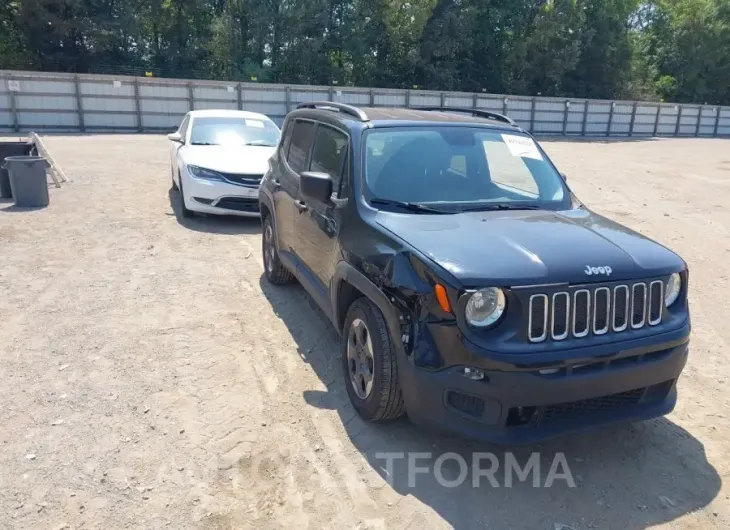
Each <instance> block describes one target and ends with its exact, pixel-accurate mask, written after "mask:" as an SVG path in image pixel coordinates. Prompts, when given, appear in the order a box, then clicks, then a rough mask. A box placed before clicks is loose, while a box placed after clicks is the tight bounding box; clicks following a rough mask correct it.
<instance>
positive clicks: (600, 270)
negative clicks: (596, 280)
mask: <svg viewBox="0 0 730 530" xmlns="http://www.w3.org/2000/svg"><path fill="white" fill-rule="evenodd" d="M612 272H613V270H612V269H611V267H591V266H590V265H586V270H585V273H586V274H587V275H588V276H593V275H594V274H605V275H606V276H611V273H612Z"/></svg>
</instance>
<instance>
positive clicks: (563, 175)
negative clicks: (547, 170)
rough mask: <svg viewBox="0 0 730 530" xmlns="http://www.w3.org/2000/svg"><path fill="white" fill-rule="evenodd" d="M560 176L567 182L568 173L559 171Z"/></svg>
mask: <svg viewBox="0 0 730 530" xmlns="http://www.w3.org/2000/svg"><path fill="white" fill-rule="evenodd" d="M560 176H561V177H563V180H564V181H565V182H568V175H566V174H565V173H561V174H560Z"/></svg>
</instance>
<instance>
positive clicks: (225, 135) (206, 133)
mask: <svg viewBox="0 0 730 530" xmlns="http://www.w3.org/2000/svg"><path fill="white" fill-rule="evenodd" d="M278 141H279V128H278V127H277V126H276V124H275V123H274V122H273V121H271V120H269V119H266V120H264V119H260V118H259V119H256V118H238V117H235V118H195V119H194V120H193V123H192V131H191V133H190V143H191V144H192V145H230V146H241V145H252V146H262V147H276V144H277V143H278Z"/></svg>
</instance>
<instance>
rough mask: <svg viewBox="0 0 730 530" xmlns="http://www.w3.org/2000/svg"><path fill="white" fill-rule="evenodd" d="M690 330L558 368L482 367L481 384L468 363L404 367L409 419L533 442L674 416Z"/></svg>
mask: <svg viewBox="0 0 730 530" xmlns="http://www.w3.org/2000/svg"><path fill="white" fill-rule="evenodd" d="M688 345H689V328H687V330H686V334H683V335H682V336H680V337H677V334H676V333H675V334H673V337H672V340H671V341H668V342H667V341H664V342H662V341H661V339H658V343H655V344H653V345H651V346H642V347H639V348H633V349H630V350H619V348H620V345H617V351H616V352H615V354H614V355H612V356H601V357H597V358H595V359H593V362H588V363H586V362H585V360H583V361H582V362H581V363H579V364H576V365H573V366H571V365H570V363H567V364H563V365H561V367H560V368H558V369H549V368H546V367H543V368H540V369H538V368H535V369H525V368H520V367H518V366H514V367H513V368H514V369H511V370H510V369H485V370H484V374H485V377H484V379H483V380H479V381H475V380H471V379H467V378H466V377H464V375H462V374H463V369H464V366H453V367H450V368H446V369H443V370H439V371H430V370H426V369H423V368H419V367H417V366H414V365H413V363H412V362H410V361H409V360H408V359H406V360H405V362H403V363H399V364H400V366H399V369H400V380H401V386H402V389H403V397H404V400H405V404H406V409H407V411H408V415H409V417H410V418H411V420H412V421H414V422H415V423H422V424H426V425H430V426H433V427H437V428H440V429H443V430H447V431H451V432H455V433H458V434H461V435H464V436H467V437H470V438H476V439H482V440H486V441H490V442H495V443H503V444H522V443H533V442H536V441H539V440H542V439H545V438H550V437H553V436H557V435H561V434H566V433H570V432H576V431H583V430H589V429H593V428H595V427H598V426H602V425H608V424H611V423H619V422H628V421H636V420H644V419H649V418H653V417H657V416H662V415H664V414H667V413H669V412H671V411H672V409H673V408H674V405H675V403H676V399H677V392H676V382H677V378H678V377H679V375H680V373H681V372H682V369H683V368H684V366H685V364H686V362H687V354H688Z"/></svg>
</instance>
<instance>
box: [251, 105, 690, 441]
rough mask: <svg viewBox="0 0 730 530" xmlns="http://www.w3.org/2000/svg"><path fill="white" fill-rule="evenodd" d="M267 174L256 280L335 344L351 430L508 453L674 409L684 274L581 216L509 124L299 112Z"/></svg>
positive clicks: (670, 256)
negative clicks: (307, 314)
mask: <svg viewBox="0 0 730 530" xmlns="http://www.w3.org/2000/svg"><path fill="white" fill-rule="evenodd" d="M270 166H271V167H270V170H269V171H268V172H267V174H266V175H265V177H264V179H263V180H262V183H261V188H260V207H261V217H262V223H263V255H264V264H265V269H266V272H265V274H266V277H267V279H268V280H269V281H270V282H272V283H275V284H282V283H285V282H288V281H291V280H292V279H293V278H295V277H296V278H297V279H298V280H299V282H300V283H301V284H302V285H303V286H304V287H305V288H306V290H307V291H308V292H309V294H310V295H311V296H312V297H313V298H314V300H315V301H316V302H317V303H318V304H319V306H320V307H321V308H322V310H323V311H324V312H325V313H326V314H327V316H328V317H329V318H330V320H331V321H332V323H333V325H334V326H335V328H336V329H337V330H338V331H339V332H340V333H341V335H342V367H343V373H344V377H345V380H346V387H347V390H348V392H349V395H350V399H351V400H352V403H353V405H354V406H355V408H356V409H357V411H358V412H359V413H360V415H361V416H363V417H364V418H366V419H369V420H385V419H389V418H395V417H397V416H400V415H402V414H403V413H404V412H407V413H408V415H409V417H410V418H411V419H412V420H413V421H415V422H420V423H427V424H430V425H433V426H437V427H442V428H445V429H448V430H451V431H456V432H459V433H461V434H465V435H467V436H472V437H478V438H482V439H487V440H491V441H496V442H503V443H520V442H529V441H534V440H537V439H540V438H544V437H547V436H551V435H554V434H559V433H564V432H569V431H577V430H583V429H587V428H592V427H595V426H598V425H604V424H608V423H613V422H618V421H632V420H641V419H647V418H651V417H655V416H659V415H663V414H667V413H668V412H670V411H671V410H672V409H673V407H674V405H675V402H676V382H677V378H678V377H679V374H680V373H681V371H682V369H683V367H684V365H685V362H686V360H687V347H688V342H689V333H690V318H689V310H688V304H687V267H686V264H685V263H684V261H682V259H681V258H679V257H678V256H677V255H676V254H674V253H672V252H671V251H669V250H667V249H666V248H664V247H663V246H661V245H659V244H657V243H655V242H654V241H651V240H650V239H647V238H645V237H643V236H641V235H639V234H637V233H636V232H633V231H631V230H629V229H628V228H626V227H624V226H621V225H619V224H617V223H614V222H612V221H610V220H608V219H606V218H604V217H601V216H600V215H596V214H595V213H593V212H591V211H590V210H589V209H587V208H586V207H585V206H583V205H582V204H581V203H580V202H579V201H578V199H577V198H576V197H575V195H573V193H572V192H571V191H570V189H569V188H568V186H567V184H566V182H565V178H564V176H562V175H561V174H560V173H559V172H558V170H557V169H556V168H555V166H554V165H553V163H552V162H551V161H550V159H549V158H548V156H547V155H546V154H545V152H544V151H543V150H542V148H541V147H540V146H539V145H538V144H537V142H535V140H534V139H533V138H532V136H531V135H530V134H528V133H527V132H525V131H524V130H523V129H521V128H520V127H518V126H517V125H515V123H514V122H513V121H512V120H511V119H509V118H507V117H505V116H501V115H499V114H495V113H492V112H488V111H486V110H476V109H448V108H428V109H390V108H362V109H361V108H356V107H353V106H350V105H345V104H341V103H332V102H321V103H307V104H303V105H300V106H299V108H298V109H297V110H295V111H294V112H292V113H290V114H289V115H288V116H287V118H286V121H285V124H284V128H283V135H282V139H281V141H280V143H279V146H278V149H277V151H276V153H275V154H274V156H273V157H272V158H271V161H270Z"/></svg>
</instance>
